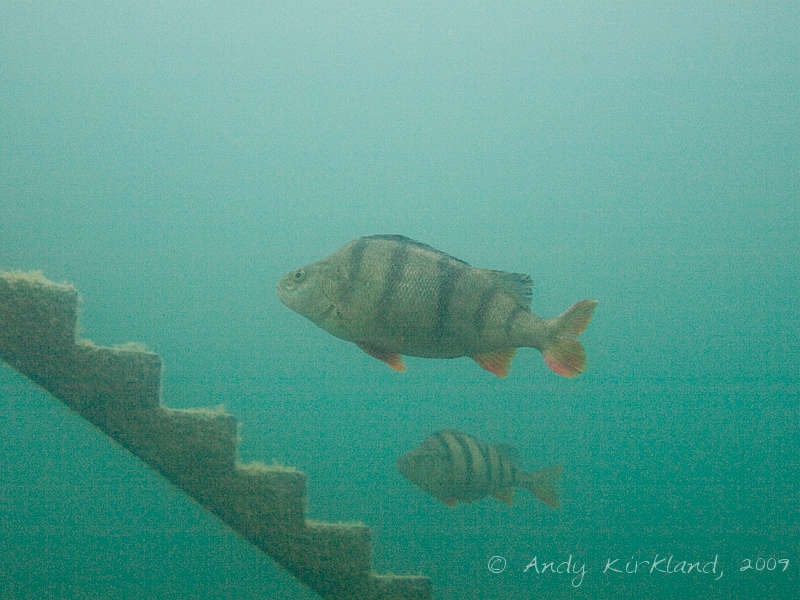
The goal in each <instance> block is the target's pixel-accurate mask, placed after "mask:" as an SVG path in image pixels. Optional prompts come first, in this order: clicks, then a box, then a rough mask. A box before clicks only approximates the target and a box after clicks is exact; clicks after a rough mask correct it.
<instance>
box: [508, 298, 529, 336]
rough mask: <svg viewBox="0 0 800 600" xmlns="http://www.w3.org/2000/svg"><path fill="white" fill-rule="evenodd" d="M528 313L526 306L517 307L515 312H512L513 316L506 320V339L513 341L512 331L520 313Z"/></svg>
mask: <svg viewBox="0 0 800 600" xmlns="http://www.w3.org/2000/svg"><path fill="white" fill-rule="evenodd" d="M523 312H528V309H527V308H525V307H524V306H520V305H517V306H515V307H514V310H512V311H511V314H510V315H508V318H507V319H506V338H507V339H509V340H511V331H512V330H513V328H514V321H515V320H516V318H517V317H518V316H519V314H520V313H523Z"/></svg>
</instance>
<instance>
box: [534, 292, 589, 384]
mask: <svg viewBox="0 0 800 600" xmlns="http://www.w3.org/2000/svg"><path fill="white" fill-rule="evenodd" d="M595 306H597V302H596V301H595V300H582V301H581V302H578V303H577V304H573V305H572V306H570V307H569V308H568V309H567V310H566V311H565V312H564V314H563V315H561V316H560V317H558V318H556V319H554V321H555V325H554V329H555V330H554V332H553V335H552V337H551V338H550V339H549V340H548V341H547V343H546V344H545V345H544V347H543V348H542V355H543V356H544V362H546V363H547V366H548V367H550V368H551V369H552V370H553V371H554V372H556V373H558V374H559V375H563V376H564V377H575V376H576V375H578V374H580V373H582V372H583V370H584V369H585V368H586V355H585V354H584V352H583V346H581V343H580V342H579V341H578V335H580V333H581V332H582V331H583V330H584V329H586V327H587V325H589V321H590V320H591V318H592V312H594V308H595Z"/></svg>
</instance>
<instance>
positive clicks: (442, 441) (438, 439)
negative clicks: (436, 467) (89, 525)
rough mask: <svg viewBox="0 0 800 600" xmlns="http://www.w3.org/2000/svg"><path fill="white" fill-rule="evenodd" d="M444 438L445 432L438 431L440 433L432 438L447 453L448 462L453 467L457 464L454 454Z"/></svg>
mask: <svg viewBox="0 0 800 600" xmlns="http://www.w3.org/2000/svg"><path fill="white" fill-rule="evenodd" d="M444 436H445V432H444V431H438V432H436V433H434V434H433V435H432V436H431V438H432V439H434V440H436V442H438V443H439V445H440V446H441V448H442V450H443V451H444V453H445V456H446V458H447V462H449V463H450V464H451V465H453V464H455V462H454V461H453V452H452V450H451V449H450V445H449V444H448V443H447V440H446V439H445V437H444Z"/></svg>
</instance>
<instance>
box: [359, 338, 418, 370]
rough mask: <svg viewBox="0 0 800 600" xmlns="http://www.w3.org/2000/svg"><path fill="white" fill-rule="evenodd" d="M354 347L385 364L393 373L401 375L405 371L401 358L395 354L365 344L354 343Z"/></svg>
mask: <svg viewBox="0 0 800 600" xmlns="http://www.w3.org/2000/svg"><path fill="white" fill-rule="evenodd" d="M356 345H357V346H358V347H359V348H361V349H362V350H363V351H364V352H366V353H367V354H369V355H370V356H372V357H374V358H377V359H378V360H381V361H383V362H385V363H386V364H387V365H389V366H390V367H392V368H393V369H394V370H395V371H399V372H401V373H402V372H403V371H405V370H406V365H405V364H404V363H403V358H402V357H401V356H400V355H399V354H397V352H389V351H387V350H383V349H382V348H378V347H377V346H373V345H371V344H367V343H366V342H356Z"/></svg>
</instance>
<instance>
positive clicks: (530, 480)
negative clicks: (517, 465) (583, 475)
mask: <svg viewBox="0 0 800 600" xmlns="http://www.w3.org/2000/svg"><path fill="white" fill-rule="evenodd" d="M563 471H564V468H563V467H562V466H561V465H554V466H552V467H545V468H544V469H537V470H536V471H531V472H529V473H520V474H519V482H518V483H519V486H520V487H522V488H525V489H526V490H528V491H529V492H531V493H532V494H533V495H534V496H536V497H537V498H539V500H541V501H542V502H544V503H545V504H547V506H549V507H550V508H560V507H561V496H560V495H559V493H558V482H559V480H560V479H561V473H562V472H563Z"/></svg>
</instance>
